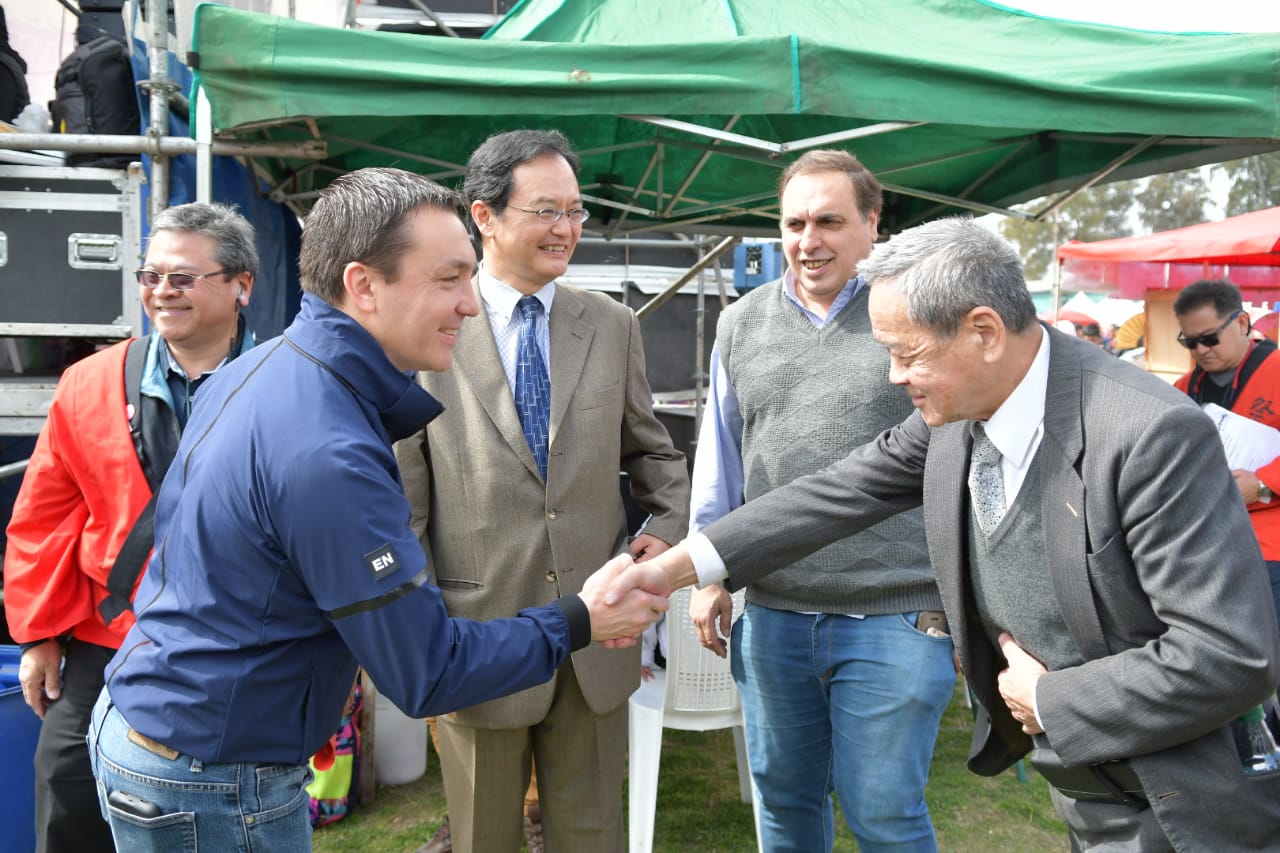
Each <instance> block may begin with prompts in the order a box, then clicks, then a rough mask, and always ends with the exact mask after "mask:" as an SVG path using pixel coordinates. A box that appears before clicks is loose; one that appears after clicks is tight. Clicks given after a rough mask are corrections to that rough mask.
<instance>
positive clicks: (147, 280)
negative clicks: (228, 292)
mask: <svg viewBox="0 0 1280 853" xmlns="http://www.w3.org/2000/svg"><path fill="white" fill-rule="evenodd" d="M226 273H227V270H225V269H220V270H214V271H213V272H206V273H201V274H200V275H192V274H191V273H189V272H156V271H155V270H147V269H141V270H134V271H133V275H134V277H135V278H137V279H138V284H140V285H142V286H143V287H159V286H160V283H161V282H162V281H165V280H168V282H169V286H170V287H172V288H173V289H174V290H190V289H191V288H193V287H195V286H196V282H197V281H199V280H200V279H202V278H208V277H209V276H211V275H225V274H226Z"/></svg>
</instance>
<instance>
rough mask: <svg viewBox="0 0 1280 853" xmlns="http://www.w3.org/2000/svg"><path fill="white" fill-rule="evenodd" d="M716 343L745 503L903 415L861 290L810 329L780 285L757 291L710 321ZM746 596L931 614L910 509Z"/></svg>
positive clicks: (842, 609)
mask: <svg viewBox="0 0 1280 853" xmlns="http://www.w3.org/2000/svg"><path fill="white" fill-rule="evenodd" d="M716 342H717V345H718V347H719V349H720V358H721V363H722V364H723V365H724V367H725V370H726V372H727V373H728V375H729V379H730V381H731V382H732V384H733V389H734V392H735V393H736V395H737V398H738V405H739V408H740V410H741V412H742V419H743V430H742V466H743V474H744V484H745V485H744V491H745V496H746V499H747V500H748V501H749V500H751V499H752V498H755V497H759V496H760V495H763V494H765V493H766V492H769V491H772V490H773V489H776V488H778V487H779V486H782V485H785V484H786V483H789V482H791V481H792V480H794V479H796V478H798V477H801V476H804V475H805V474H810V473H813V472H814V471H818V470H821V469H822V468H824V467H826V466H827V465H830V464H831V463H833V462H835V461H837V460H839V459H843V458H844V457H845V456H847V455H848V454H849V453H850V452H851V451H852V450H853V449H854V448H856V447H859V446H861V445H863V444H865V443H867V442H868V441H871V440H872V439H873V438H875V437H876V436H878V435H879V434H880V433H881V432H883V431H884V430H886V429H888V428H889V427H892V426H895V425H897V424H898V423H900V422H901V421H903V420H904V419H905V418H906V417H907V416H908V415H910V414H911V411H912V406H911V401H910V399H909V398H908V397H907V394H906V393H905V392H904V391H903V390H902V389H901V388H897V387H895V386H893V385H890V384H889V358H888V355H887V354H886V353H885V351H884V349H883V348H882V347H881V346H880V345H879V344H878V343H876V341H875V339H874V338H873V337H872V336H871V321H870V319H869V318H868V316H867V288H865V287H864V288H862V290H860V291H859V292H858V294H857V295H855V296H854V297H853V299H852V300H851V301H850V302H849V304H848V305H846V306H845V307H844V308H843V309H841V310H840V312H839V313H838V314H836V315H835V316H834V317H830V318H828V321H827V323H826V324H825V325H824V326H823V327H822V328H817V327H815V326H814V325H813V323H811V322H810V321H809V320H808V318H806V317H805V316H804V315H803V314H802V313H801V311H800V309H799V308H797V307H796V305H795V303H793V302H792V301H790V300H789V299H788V298H787V295H786V293H785V291H784V290H783V285H782V282H781V281H775V282H773V283H771V284H767V285H764V286H762V287H760V288H758V289H756V290H754V291H752V292H751V293H749V294H747V295H746V296H744V297H743V298H741V299H739V300H738V301H737V302H736V303H734V304H733V305H732V306H730V307H729V308H728V309H727V310H726V311H725V312H724V313H723V314H722V315H721V317H720V323H719V325H718V327H717V330H716ZM747 599H748V600H749V601H753V602H755V603H757V604H761V605H763V606H765V607H772V608H774V609H777V610H793V611H813V612H823V613H857V614H867V615H872V614H885V613H905V612H909V611H913V610H941V609H942V603H941V600H940V599H939V597H938V590H937V587H936V586H935V584H934V579H933V568H932V566H931V565H930V564H929V555H928V548H927V547H926V545H925V538H924V519H923V515H922V513H921V511H920V510H919V509H915V510H911V511H909V512H905V513H902V514H900V515H897V516H894V517H893V518H890V519H887V520H885V521H882V522H880V523H879V524H877V525H875V526H873V527H871V528H868V529H867V530H864V531H863V532H861V533H858V534H856V535H854V536H850V537H849V538H847V539H842V540H840V541H839V542H836V543H833V544H831V545H828V546H827V547H825V548H823V549H821V550H820V551H817V552H815V553H814V554H811V555H810V556H808V557H806V558H805V559H803V560H800V561H798V562H796V563H793V564H791V565H790V566H787V567H786V568H783V569H780V570H778V571H776V572H773V573H772V574H770V575H767V576H765V577H764V578H762V579H760V580H759V581H757V582H756V583H754V584H751V585H750V586H749V587H748V588H747Z"/></svg>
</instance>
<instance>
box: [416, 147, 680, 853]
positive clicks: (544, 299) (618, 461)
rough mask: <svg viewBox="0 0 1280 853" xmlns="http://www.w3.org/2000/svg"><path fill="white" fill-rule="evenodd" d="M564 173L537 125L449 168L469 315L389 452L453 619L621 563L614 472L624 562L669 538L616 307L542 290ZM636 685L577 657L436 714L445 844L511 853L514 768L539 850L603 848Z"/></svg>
mask: <svg viewBox="0 0 1280 853" xmlns="http://www.w3.org/2000/svg"><path fill="white" fill-rule="evenodd" d="M577 171H578V158H577V156H576V155H575V154H574V153H573V151H572V150H571V149H570V147H569V144H568V142H567V141H566V140H565V138H564V137H563V136H562V135H561V134H559V133H556V132H553V131H537V130H518V131H512V132H510V133H503V134H499V135H497V136H494V137H491V138H490V139H489V140H487V141H486V142H485V143H484V144H483V145H481V146H480V147H479V148H478V149H477V150H476V151H475V153H474V154H472V156H471V160H470V162H469V164H468V167H467V175H466V180H465V185H464V192H465V194H466V195H467V196H468V197H469V198H470V199H471V215H472V219H473V220H474V221H475V224H476V227H477V229H478V230H479V232H480V238H481V242H482V244H483V250H484V257H483V261H482V264H481V269H480V272H479V275H478V276H477V279H476V288H477V292H478V295H479V297H480V299H481V302H482V303H483V305H484V311H483V312H481V315H480V316H479V317H476V318H472V319H469V320H467V321H466V322H465V323H464V324H463V327H462V328H461V329H460V330H459V335H458V344H457V347H456V349H455V350H454V356H455V357H454V367H453V369H452V370H450V371H449V372H447V373H423V374H422V384H423V386H424V387H425V388H427V390H428V391H430V392H431V393H432V395H434V396H435V397H436V398H437V399H439V400H440V401H441V402H442V403H443V404H444V407H445V412H444V414H443V415H441V416H440V418H439V419H437V421H436V422H435V423H433V424H432V425H431V428H430V429H428V430H425V431H424V432H423V433H420V434H419V435H418V436H416V437H414V438H411V439H407V440H406V441H405V442H402V443H401V445H400V447H399V448H398V449H397V456H398V460H399V462H400V466H401V471H402V474H403V479H404V485H405V491H406V493H407V495H408V497H409V499H410V503H411V505H412V507H413V512H414V517H413V519H412V522H411V523H412V524H413V525H414V526H415V528H416V529H418V530H419V531H420V532H421V534H422V536H423V544H424V545H425V546H426V548H427V551H428V553H429V554H430V555H431V558H432V565H433V566H434V567H435V571H436V583H437V584H438V585H439V587H440V591H441V593H442V594H443V596H444V601H445V605H446V606H447V607H448V610H449V612H450V614H451V615H453V616H462V617H467V618H471V619H488V618H492V617H495V616H499V615H504V614H510V613H514V612H516V611H518V610H520V609H521V608H524V607H529V606H532V605H534V604H542V603H545V602H547V601H551V600H553V599H555V598H556V597H557V596H560V595H564V594H566V593H568V592H571V591H576V590H578V589H580V588H581V587H582V584H583V583H584V582H585V581H586V579H587V577H588V576H589V575H590V574H591V573H592V571H593V570H594V569H595V568H596V567H597V566H599V565H600V564H601V563H602V562H604V561H605V560H607V559H609V558H610V557H611V556H613V555H615V554H617V553H618V552H619V551H625V550H627V548H628V543H627V530H626V520H625V513H624V508H623V501H622V494H621V491H620V489H619V471H620V470H621V471H625V472H627V474H628V475H629V477H630V484H631V494H632V496H633V497H634V498H635V500H636V502H637V503H638V504H639V506H640V507H641V508H642V509H643V510H645V511H646V512H647V513H649V514H650V519H649V522H648V524H647V526H646V527H645V528H644V531H643V532H642V533H640V534H639V535H638V536H636V538H635V540H634V541H632V542H631V543H630V552H631V554H633V555H634V556H635V557H636V558H637V559H644V558H645V557H648V556H652V555H653V554H656V553H659V552H661V551H663V550H665V549H666V548H667V547H669V544H668V543H670V542H675V541H677V540H678V539H679V538H680V537H681V536H683V535H684V533H685V531H686V530H687V528H688V506H689V478H688V468H687V466H686V464H685V459H684V455H683V454H682V453H680V452H679V451H677V450H676V449H675V448H674V447H673V446H672V444H671V439H670V437H669V436H668V435H667V431H666V429H665V428H664V427H663V426H662V424H661V423H659V422H658V420H657V419H656V418H655V417H654V414H653V400H652V395H651V393H650V390H649V383H648V380H647V379H646V378H645V362H644V350H643V348H642V346H641V339H640V325H639V322H638V321H637V319H636V316H635V313H634V312H632V311H631V310H630V309H629V308H626V307H625V306H623V305H620V304H619V303H617V302H615V301H614V300H613V299H611V298H610V297H608V296H606V295H604V294H598V293H589V292H586V291H582V290H578V289H576V288H574V287H571V286H568V285H566V284H564V283H563V282H557V281H556V279H557V278H558V277H560V276H563V275H564V274H565V271H566V269H567V267H568V263H569V258H570V256H571V255H572V254H573V250H574V247H575V246H576V244H577V242H578V238H579V237H580V236H581V234H582V226H583V223H584V222H585V220H586V219H587V211H586V210H585V209H584V208H583V207H582V195H581V192H580V190H579V188H578V181H577ZM548 382H549V384H550V388H549V393H548V389H547V387H546V383H548ZM639 684H640V657H639V649H638V647H633V648H627V649H605V648H603V647H600V646H597V647H596V648H594V649H584V650H583V651H582V652H578V653H575V654H574V655H573V656H572V659H571V662H570V663H569V664H568V665H566V666H563V667H561V669H560V672H559V674H558V675H557V677H556V678H555V679H554V680H553V681H552V682H549V683H547V684H545V685H542V686H540V687H537V688H533V689H530V690H525V691H523V692H521V693H517V694H515V695H514V696H510V697H508V698H505V699H500V700H497V701H492V702H486V703H484V704H483V705H478V706H476V707H473V708H468V709H465V710H460V711H459V713H457V714H456V715H450V717H448V718H444V717H441V718H437V727H438V732H439V747H440V761H441V768H442V771H443V775H444V784H445V795H446V799H447V800H448V807H449V822H450V825H451V830H452V836H453V837H452V847H453V850H455V851H459V853H467V851H476V853H510V852H511V851H516V850H518V849H519V848H520V846H521V842H522V836H521V806H522V802H523V797H524V794H525V789H526V786H527V785H528V783H529V774H530V764H531V759H532V764H533V765H534V766H535V767H536V773H537V780H538V796H539V798H540V804H541V818H542V831H543V837H544V839H545V843H546V849H547V850H549V851H552V853H556V851H569V852H570V853H572V851H587V850H590V851H593V853H594V851H602V853H603V851H614V850H620V849H621V847H622V841H623V838H622V829H621V827H622V825H623V821H622V782H623V778H624V776H625V768H626V761H625V757H626V742H627V699H628V698H629V697H630V695H631V694H632V693H633V692H634V691H635V690H636V688H637V687H638V686H639Z"/></svg>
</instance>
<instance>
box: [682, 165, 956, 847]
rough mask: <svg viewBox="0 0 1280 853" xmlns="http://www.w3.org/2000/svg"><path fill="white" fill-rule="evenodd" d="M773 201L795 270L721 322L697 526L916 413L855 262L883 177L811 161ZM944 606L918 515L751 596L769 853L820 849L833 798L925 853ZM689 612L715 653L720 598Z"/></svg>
mask: <svg viewBox="0 0 1280 853" xmlns="http://www.w3.org/2000/svg"><path fill="white" fill-rule="evenodd" d="M778 189H779V200H780V207H781V226H782V247H783V252H784V254H785V255H786V258H787V264H788V267H789V270H788V272H787V273H786V275H785V276H784V277H783V278H782V279H780V280H778V281H774V282H772V283H770V284H766V285H763V286H761V287H759V288H757V289H756V290H754V291H751V292H749V293H748V294H746V295H745V296H743V297H742V298H741V299H740V300H738V302H737V303H735V304H734V305H733V306H731V307H730V308H729V309H727V310H726V311H725V312H724V313H723V314H722V315H721V317H720V323H719V326H718V328H717V332H716V346H715V348H714V349H713V351H712V354H711V385H710V390H711V393H710V394H709V398H708V401H707V409H706V412H705V414H704V416H703V420H702V429H701V433H700V435H699V439H698V453H697V455H696V457H695V458H694V469H693V508H692V513H691V515H692V518H693V524H692V529H693V530H697V529H699V528H701V527H704V526H706V525H708V524H710V523H711V522H713V521H715V520H716V519H718V518H720V517H721V516H723V515H725V514H726V513H728V512H729V511H730V510H732V509H734V508H735V507H738V506H741V505H742V503H743V502H744V501H751V500H754V499H756V498H757V497H759V496H761V495H764V494H767V493H768V492H770V491H772V490H773V489H776V488H778V487H779V486H782V485H785V484H786V483H789V482H791V481H792V480H794V479H796V478H797V477H801V476H803V475H805V474H811V473H813V472H814V471H818V470H820V469H822V468H824V467H826V466H827V465H829V464H831V463H833V462H836V461H837V460H840V459H843V458H844V457H845V456H847V455H848V454H849V453H850V451H852V450H853V449H854V448H856V447H858V446H859V445H862V444H865V443H866V442H868V441H871V440H872V439H874V438H875V437H876V436H877V435H879V434H880V433H881V432H883V431H884V430H886V429H888V428H889V427H891V426H894V425H895V424H897V423H899V422H900V421H902V419H903V418H905V417H907V416H908V415H909V414H910V413H911V401H910V399H908V397H907V395H906V394H904V393H903V392H902V389H900V388H895V387H894V386H893V385H892V384H891V383H890V382H889V359H888V356H887V355H885V352H884V349H883V348H882V347H880V345H879V344H877V343H876V341H875V338H874V337H872V335H871V321H870V318H869V317H868V315H867V288H866V286H865V285H864V283H863V280H862V279H861V278H860V277H859V276H858V269H857V268H858V263H859V262H860V261H862V260H863V259H865V258H866V256H867V254H868V253H869V252H870V251H871V246H872V244H873V243H874V242H875V239H876V228H877V225H878V223H879V214H880V207H881V201H882V193H881V188H880V182H879V181H877V180H876V179H875V177H874V176H873V175H872V174H871V173H870V172H869V171H867V169H866V168H865V167H864V166H863V165H862V164H861V163H859V162H858V161H857V160H856V159H855V158H854V157H853V156H852V155H850V154H848V153H847V152H844V151H810V152H808V153H807V154H805V155H804V156H802V157H800V159H798V160H796V161H795V162H794V163H792V164H791V165H790V166H788V167H787V169H786V170H785V171H784V172H783V173H782V176H781V179H780V180H779V183H778ZM941 610H942V603H941V599H940V598H939V597H938V589H937V585H936V584H935V583H934V579H933V569H932V568H931V567H930V565H929V555H928V550H927V548H926V546H925V538H924V516H923V513H922V512H921V511H920V510H919V509H915V510H912V511H910V512H905V513H903V514H901V515H898V516H895V517H894V518H890V519H886V520H885V521H882V522H881V523H879V524H877V525H875V526H874V527H871V528H870V529H868V530H865V531H863V532H861V533H858V534H856V535H854V536H850V537H848V538H846V539H842V540H840V541H839V542H835V543H833V544H831V545H828V546H827V547H825V548H823V549H822V550H820V551H818V552H816V553H814V554H811V555H809V556H807V557H804V558H802V559H799V560H796V561H795V562H794V563H792V564H790V565H788V566H787V567H786V568H783V569H781V570H779V571H777V572H774V573H773V574H770V575H768V576H767V577H762V578H760V579H759V580H757V581H754V582H752V583H751V584H750V585H749V586H748V587H747V606H746V610H745V612H744V614H743V616H742V618H741V619H740V620H739V621H738V623H737V624H736V625H735V626H733V628H732V635H731V642H732V648H733V654H732V665H733V676H734V680H735V681H736V682H737V684H738V688H739V690H740V692H741V694H742V704H743V711H744V715H745V722H746V740H747V750H748V755H749V758H750V765H751V770H752V776H753V778H754V781H755V785H756V790H757V791H758V794H759V805H760V814H759V820H760V833H761V840H762V841H763V845H764V849H765V850H767V851H771V853H772V851H781V850H801V851H815V850H829V849H831V844H832V840H833V836H834V810H833V807H832V802H831V792H832V791H833V790H834V791H835V792H836V794H837V795H838V796H839V798H840V807H841V810H842V811H843V813H844V816H845V820H846V821H847V822H848V824H849V828H850V829H851V830H852V831H853V833H854V835H855V837H856V838H857V839H858V845H859V847H860V848H861V849H862V850H864V851H889V850H892V851H923V853H932V851H936V850H937V841H936V838H935V835H934V831H933V824H932V822H931V821H930V819H929V809H928V807H927V805H926V804H925V799H924V789H925V783H926V782H927V780H928V776H929V764H930V760H931V759H932V756H933V746H934V742H935V740H936V739H937V734H938V721H939V719H940V718H941V716H942V712H943V710H944V709H945V708H946V705H947V702H948V700H949V699H950V697H951V693H952V689H953V687H954V685H955V679H956V676H955V669H954V667H953V664H952V648H951V638H950V637H949V636H947V635H946V633H945V620H943V619H942V614H941V612H940V611H941ZM690 612H691V614H692V616H693V621H694V624H695V626H696V627H697V629H698V632H699V635H700V637H701V638H702V641H703V645H705V646H707V648H710V649H712V650H713V651H715V652H716V653H717V654H720V655H723V654H724V653H725V650H724V642H723V641H722V640H721V639H720V636H719V635H718V634H717V631H716V628H717V626H718V627H719V628H720V630H721V631H723V632H724V633H726V634H728V633H729V631H730V614H731V612H732V601H731V599H730V598H729V593H728V592H727V591H725V589H724V587H723V586H721V585H719V584H714V585H711V586H708V587H706V588H705V589H702V590H699V591H698V592H697V593H695V594H694V596H693V598H692V601H691V605H690ZM930 629H932V630H931V631H930ZM854 708H856V709H857V712H856V713H851V712H850V711H851V709H854Z"/></svg>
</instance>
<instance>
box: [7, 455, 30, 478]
mask: <svg viewBox="0 0 1280 853" xmlns="http://www.w3.org/2000/svg"><path fill="white" fill-rule="evenodd" d="M30 461H31V460H30V459H23V460H22V461H21V462H10V463H9V464H8V465H0V480H3V479H5V478H6V477H13V476H15V475H17V474H21V473H22V472H23V471H25V470H27V464H28V463H29V462H30Z"/></svg>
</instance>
